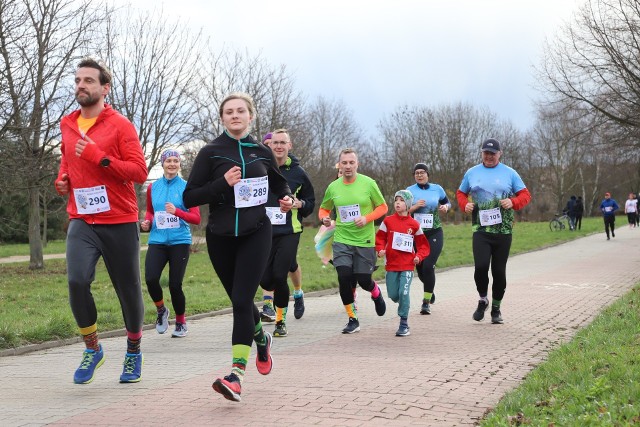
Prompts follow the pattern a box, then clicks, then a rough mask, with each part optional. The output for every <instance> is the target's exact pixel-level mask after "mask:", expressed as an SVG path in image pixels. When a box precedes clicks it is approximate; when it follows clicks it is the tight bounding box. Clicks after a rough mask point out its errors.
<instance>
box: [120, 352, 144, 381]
mask: <svg viewBox="0 0 640 427" xmlns="http://www.w3.org/2000/svg"><path fill="white" fill-rule="evenodd" d="M143 363H144V356H142V353H127V354H125V356H124V363H123V368H122V375H120V382H121V383H137V382H138V381H140V380H141V379H142V364H143Z"/></svg>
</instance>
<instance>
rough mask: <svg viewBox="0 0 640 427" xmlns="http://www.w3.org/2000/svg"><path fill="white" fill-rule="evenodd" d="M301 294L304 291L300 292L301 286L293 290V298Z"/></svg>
mask: <svg viewBox="0 0 640 427" xmlns="http://www.w3.org/2000/svg"><path fill="white" fill-rule="evenodd" d="M302 295H304V292H302V288H300V289H294V290H293V297H294V298H300V297H301V296H302Z"/></svg>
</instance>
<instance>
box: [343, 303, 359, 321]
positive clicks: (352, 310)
mask: <svg viewBox="0 0 640 427" xmlns="http://www.w3.org/2000/svg"><path fill="white" fill-rule="evenodd" d="M344 309H345V311H346V312H347V316H349V317H353V318H354V319H357V318H358V310H357V309H356V305H355V303H352V304H347V305H345V306H344Z"/></svg>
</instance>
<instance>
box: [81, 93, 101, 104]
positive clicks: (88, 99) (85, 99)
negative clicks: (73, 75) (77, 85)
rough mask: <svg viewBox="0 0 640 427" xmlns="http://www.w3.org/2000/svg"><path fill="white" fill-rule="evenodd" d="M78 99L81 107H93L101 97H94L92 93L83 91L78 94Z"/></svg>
mask: <svg viewBox="0 0 640 427" xmlns="http://www.w3.org/2000/svg"><path fill="white" fill-rule="evenodd" d="M76 101H77V102H78V104H80V106H81V107H93V106H94V105H96V104H97V103H98V101H100V98H94V97H93V96H91V94H89V93H86V92H82V93H77V94H76Z"/></svg>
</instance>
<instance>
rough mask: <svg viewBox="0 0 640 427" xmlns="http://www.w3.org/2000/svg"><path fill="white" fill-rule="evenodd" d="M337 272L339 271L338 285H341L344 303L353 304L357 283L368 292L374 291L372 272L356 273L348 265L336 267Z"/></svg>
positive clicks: (341, 295)
mask: <svg viewBox="0 0 640 427" xmlns="http://www.w3.org/2000/svg"><path fill="white" fill-rule="evenodd" d="M336 272H337V273H338V285H339V287H340V298H341V299H342V305H349V304H353V302H354V299H353V289H354V288H355V286H354V285H355V284H356V283H358V284H359V285H360V287H361V288H362V289H364V290H365V291H367V292H371V291H373V288H374V286H375V285H374V284H373V280H372V279H371V274H366V273H354V272H353V268H352V267H346V266H342V267H336Z"/></svg>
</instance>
